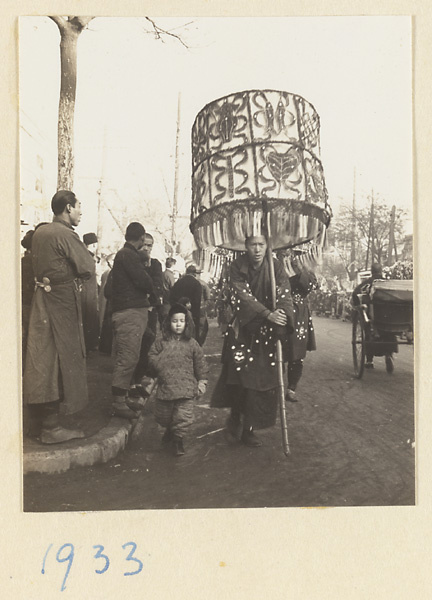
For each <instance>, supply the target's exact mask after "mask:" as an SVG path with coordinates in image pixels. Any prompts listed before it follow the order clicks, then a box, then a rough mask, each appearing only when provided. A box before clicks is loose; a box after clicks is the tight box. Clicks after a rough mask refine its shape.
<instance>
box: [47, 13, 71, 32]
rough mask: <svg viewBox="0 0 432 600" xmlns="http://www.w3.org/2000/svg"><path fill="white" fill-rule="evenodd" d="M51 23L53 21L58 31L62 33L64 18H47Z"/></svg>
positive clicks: (64, 24)
mask: <svg viewBox="0 0 432 600" xmlns="http://www.w3.org/2000/svg"><path fill="white" fill-rule="evenodd" d="M49 18H50V19H51V20H52V21H54V23H55V24H56V25H57V27H58V28H59V29H60V31H63V30H64V29H65V27H66V23H67V21H66V19H65V18H64V17H57V16H55V17H49Z"/></svg>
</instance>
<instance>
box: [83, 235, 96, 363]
mask: <svg viewBox="0 0 432 600" xmlns="http://www.w3.org/2000/svg"><path fill="white" fill-rule="evenodd" d="M97 241H98V239H97V236H96V234H95V233H85V234H84V235H83V242H84V244H85V246H86V248H87V250H88V251H89V254H90V256H91V257H92V258H93V260H94V261H95V265H96V262H97V261H98V258H96V257H95V254H94V253H93V252H92V248H93V247H94V245H95V244H97ZM81 309H82V320H83V331H84V341H85V346H86V351H87V352H89V351H90V350H95V349H96V348H97V347H98V344H99V310H98V286H97V279H96V270H95V271H94V273H93V274H92V276H91V277H90V279H88V280H87V281H86V282H85V283H84V284H83V286H82V291H81Z"/></svg>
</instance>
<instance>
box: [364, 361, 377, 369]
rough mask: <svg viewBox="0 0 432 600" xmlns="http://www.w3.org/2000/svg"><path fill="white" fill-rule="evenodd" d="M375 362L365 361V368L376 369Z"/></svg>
mask: <svg viewBox="0 0 432 600" xmlns="http://www.w3.org/2000/svg"><path fill="white" fill-rule="evenodd" d="M374 368H375V367H374V364H373V362H367V363H365V369H374Z"/></svg>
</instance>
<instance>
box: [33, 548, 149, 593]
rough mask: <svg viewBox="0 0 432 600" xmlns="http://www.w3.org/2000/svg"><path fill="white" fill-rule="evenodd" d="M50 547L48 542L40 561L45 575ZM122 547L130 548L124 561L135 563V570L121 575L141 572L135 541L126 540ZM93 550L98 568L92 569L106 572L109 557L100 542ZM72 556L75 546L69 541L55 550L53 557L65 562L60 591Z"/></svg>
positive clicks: (69, 568)
mask: <svg viewBox="0 0 432 600" xmlns="http://www.w3.org/2000/svg"><path fill="white" fill-rule="evenodd" d="M52 547H53V544H50V545H49V546H48V548H47V550H46V552H45V555H44V558H43V562H42V569H41V573H42V575H45V572H46V562H47V558H48V554H49V552H50V550H51V548H52ZM122 548H123V550H126V549H128V548H130V550H129V553H128V554H127V556H126V557H125V561H127V562H133V563H135V565H134V567H135V570H133V571H126V572H125V573H123V575H124V576H125V577H127V576H130V575H138V573H141V571H142V570H143V567H144V565H143V563H142V561H141V560H140V559H139V558H137V557H136V556H135V551H136V548H137V545H136V544H135V542H126V543H125V544H123V546H122ZM93 550H96V553H95V554H94V556H93V558H94V559H95V560H98V561H99V568H97V569H95V570H94V571H95V573H97V574H98V575H102V574H103V573H106V571H107V570H108V569H109V567H110V564H111V563H110V559H109V557H108V555H107V554H105V553H104V550H105V548H104V546H102V545H101V544H96V545H94V546H93ZM74 557H75V548H74V545H73V544H71V543H66V544H63V546H60V548H59V549H58V551H57V554H56V557H55V559H56V561H57V562H58V563H60V564H61V563H67V567H66V571H65V574H64V577H63V582H62V585H61V588H60V591H61V592H63V591H64V590H65V589H66V582H67V579H68V577H69V573H70V571H71V568H72V564H73V560H74ZM100 561H103V562H100Z"/></svg>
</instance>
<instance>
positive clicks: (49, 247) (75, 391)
mask: <svg viewBox="0 0 432 600" xmlns="http://www.w3.org/2000/svg"><path fill="white" fill-rule="evenodd" d="M32 261H33V271H34V273H35V277H36V279H37V281H38V282H41V283H43V278H47V279H46V280H45V282H48V280H49V283H47V285H46V286H45V288H43V287H37V288H36V291H35V293H34V296H33V302H32V308H31V315H30V324H29V332H28V343H27V355H26V366H25V372H24V402H25V403H26V404H43V403H47V402H53V401H56V400H58V399H62V400H63V402H62V403H61V410H62V412H64V413H65V414H72V413H75V412H77V411H79V410H81V409H82V408H84V407H85V406H86V404H87V402H88V392H87V376H86V361H85V356H86V353H85V344H84V335H83V326H82V317H81V297H80V294H81V292H80V280H81V279H83V280H87V279H89V278H90V277H91V275H92V274H93V272H94V269H95V264H94V260H93V258H92V257H91V255H90V253H89V251H88V250H87V248H86V247H85V245H84V244H83V243H82V242H81V240H80V239H79V237H78V235H77V234H76V233H75V232H74V231H73V229H72V227H71V225H69V223H67V222H66V221H63V220H62V219H61V218H60V217H54V219H53V222H52V223H49V224H46V225H43V227H39V228H38V229H37V231H35V234H34V236H33V240H32Z"/></svg>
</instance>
